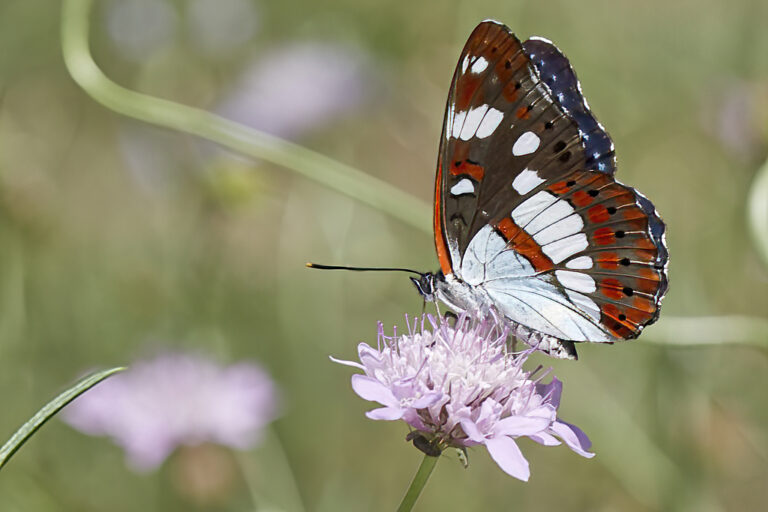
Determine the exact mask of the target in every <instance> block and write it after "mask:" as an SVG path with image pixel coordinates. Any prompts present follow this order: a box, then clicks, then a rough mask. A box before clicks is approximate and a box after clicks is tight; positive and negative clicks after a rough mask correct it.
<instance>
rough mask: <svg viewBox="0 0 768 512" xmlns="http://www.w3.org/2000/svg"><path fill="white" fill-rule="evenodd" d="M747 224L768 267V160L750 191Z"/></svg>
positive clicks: (758, 172)
mask: <svg viewBox="0 0 768 512" xmlns="http://www.w3.org/2000/svg"><path fill="white" fill-rule="evenodd" d="M747 224H748V225H749V231H750V234H751V235H752V240H753V241H754V243H755V246H756V247H757V252H758V254H759V255H760V258H761V259H762V261H763V265H765V267H766V268H767V269H768V160H766V161H765V163H764V164H763V166H762V167H761V168H760V169H759V170H758V171H757V176H755V181H754V182H752V188H751V189H750V191H749V199H748V203H747Z"/></svg>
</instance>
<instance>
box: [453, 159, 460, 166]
mask: <svg viewBox="0 0 768 512" xmlns="http://www.w3.org/2000/svg"><path fill="white" fill-rule="evenodd" d="M460 165H461V160H458V161H456V162H453V166H454V167H459V166H460Z"/></svg>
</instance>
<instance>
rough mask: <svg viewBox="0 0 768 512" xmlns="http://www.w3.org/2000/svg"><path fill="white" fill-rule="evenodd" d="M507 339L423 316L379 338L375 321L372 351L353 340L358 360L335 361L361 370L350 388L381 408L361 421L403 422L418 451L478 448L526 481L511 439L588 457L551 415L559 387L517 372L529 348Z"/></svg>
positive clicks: (475, 324) (479, 324)
mask: <svg viewBox="0 0 768 512" xmlns="http://www.w3.org/2000/svg"><path fill="white" fill-rule="evenodd" d="M427 322H428V323H427ZM419 324H420V325H419ZM425 324H426V325H425ZM430 327H431V329H430ZM507 334H508V330H507V329H506V328H505V327H502V326H501V325H500V324H498V323H497V322H496V321H495V320H494V319H493V318H491V317H487V318H485V319H483V320H474V319H472V318H470V317H469V316H467V315H462V316H461V317H459V319H458V320H457V322H456V325H455V326H450V325H449V324H448V323H447V322H445V321H442V322H441V323H439V324H438V323H437V321H436V320H435V319H434V318H433V317H431V316H426V317H422V318H421V321H420V322H419V321H418V320H417V321H415V322H414V323H413V325H411V324H409V327H408V334H405V335H402V336H395V337H389V336H386V335H384V330H383V327H382V325H381V324H379V334H378V348H376V349H374V348H372V347H370V346H369V345H367V344H365V343H361V344H360V345H359V346H358V354H359V357H360V363H356V362H351V361H338V360H335V361H336V362H339V363H342V364H347V365H350V366H354V367H356V368H359V369H361V370H363V372H364V373H365V374H364V375H360V374H357V375H353V376H352V388H353V389H354V390H355V392H356V393H357V394H358V395H360V397H362V398H364V399H366V400H371V401H374V402H378V403H380V404H381V405H383V406H384V407H381V408H379V409H374V410H372V411H369V412H368V413H366V416H368V417H369V418H371V419H374V420H400V419H401V420H403V421H405V422H406V423H408V425H410V426H411V427H413V428H414V429H416V431H417V432H416V433H411V434H410V435H409V439H413V440H414V444H416V445H417V446H418V447H419V448H420V449H422V450H424V451H426V452H429V451H430V450H435V452H436V453H435V454H437V453H439V452H440V451H442V450H443V449H445V448H446V447H457V448H463V447H469V446H475V445H480V444H482V445H485V447H486V448H487V449H488V452H489V453H490V455H491V457H492V458H493V459H494V460H495V461H496V463H497V464H498V465H499V467H501V469H502V470H504V471H505V472H506V473H508V474H510V475H512V476H514V477H516V478H519V479H520V480H528V478H529V476H530V470H529V467H528V461H527V460H526V459H525V457H523V454H522V453H521V452H520V449H519V448H518V446H517V443H516V441H515V439H517V438H519V437H528V438H530V439H533V440H534V441H536V442H537V443H540V444H542V445H545V446H554V445H558V444H560V440H562V441H563V442H565V444H566V445H567V446H568V447H569V448H571V449H572V450H573V451H575V452H576V453H578V454H579V455H582V456H584V457H588V458H589V457H593V456H594V454H593V453H590V452H588V451H587V450H588V449H589V447H590V444H591V443H590V441H589V439H588V438H587V436H586V435H585V434H584V433H583V432H582V431H581V430H580V429H579V428H578V427H576V426H574V425H570V424H568V423H565V422H564V421H561V420H559V419H558V418H557V408H558V407H559V405H560V395H561V393H562V388H563V386H562V383H561V382H560V381H559V380H557V379H553V380H552V382H550V383H549V384H546V385H542V384H540V383H539V382H538V381H539V380H541V378H539V379H536V380H533V378H532V377H533V372H526V371H525V370H523V368H522V365H523V363H524V362H525V361H526V359H527V358H528V356H529V355H530V353H531V352H532V349H529V350H526V351H524V352H521V353H512V352H510V351H509V350H508V349H507V344H506V340H507ZM557 438H560V440H558V439H557Z"/></svg>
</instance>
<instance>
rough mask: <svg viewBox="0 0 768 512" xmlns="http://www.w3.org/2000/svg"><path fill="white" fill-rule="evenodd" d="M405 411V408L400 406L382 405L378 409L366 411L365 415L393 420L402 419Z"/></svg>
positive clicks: (371, 417) (375, 418)
mask: <svg viewBox="0 0 768 512" xmlns="http://www.w3.org/2000/svg"><path fill="white" fill-rule="evenodd" d="M405 411H406V410H405V409H402V408H400V407H380V408H378V409H374V410H372V411H368V412H367V413H365V416H366V417H368V418H370V419H372V420H385V421H393V420H399V419H401V418H402V417H403V413H405Z"/></svg>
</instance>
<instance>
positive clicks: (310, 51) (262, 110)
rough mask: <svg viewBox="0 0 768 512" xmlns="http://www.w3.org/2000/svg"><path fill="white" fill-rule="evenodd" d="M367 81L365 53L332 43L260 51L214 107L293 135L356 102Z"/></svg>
mask: <svg viewBox="0 0 768 512" xmlns="http://www.w3.org/2000/svg"><path fill="white" fill-rule="evenodd" d="M369 87H370V84H369V83H368V79H367V73H366V67H365V66H364V59H363V58H362V56H361V55H359V54H358V53H357V52H355V51H353V50H352V49H350V48H347V47H344V46H341V45H335V44H331V43H318V42H315V43H293V44H291V45H289V46H285V47H283V48H279V49H275V50H271V51H265V52H264V53H263V54H261V57H260V58H259V59H258V60H257V61H256V62H255V63H254V65H252V66H251V67H250V68H249V69H248V70H247V71H246V72H245V74H244V75H243V77H242V78H241V79H240V81H239V82H238V83H237V84H236V86H235V88H234V90H232V91H231V92H230V94H229V96H228V97H226V98H225V99H224V100H223V101H222V103H221V104H220V106H219V108H217V109H216V110H217V111H218V112H219V113H221V114H222V115H224V116H226V117H228V118H230V119H232V120H234V121H237V122H240V123H243V124H246V125H248V126H251V127H253V128H256V129H258V130H262V131H265V132H268V133H271V134H273V135H277V136H279V137H286V138H295V137H297V136H299V135H302V134H303V133H304V132H306V131H308V130H310V129H313V128H317V127H319V126H322V125H324V124H325V123H328V122H329V121H331V120H332V119H333V118H335V117H337V116H339V115H341V114H344V113H345V112H348V111H349V110H351V109H352V108H354V107H356V106H358V105H359V104H360V103H361V102H362V101H363V100H364V99H365V98H366V96H367V91H368V89H369Z"/></svg>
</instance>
